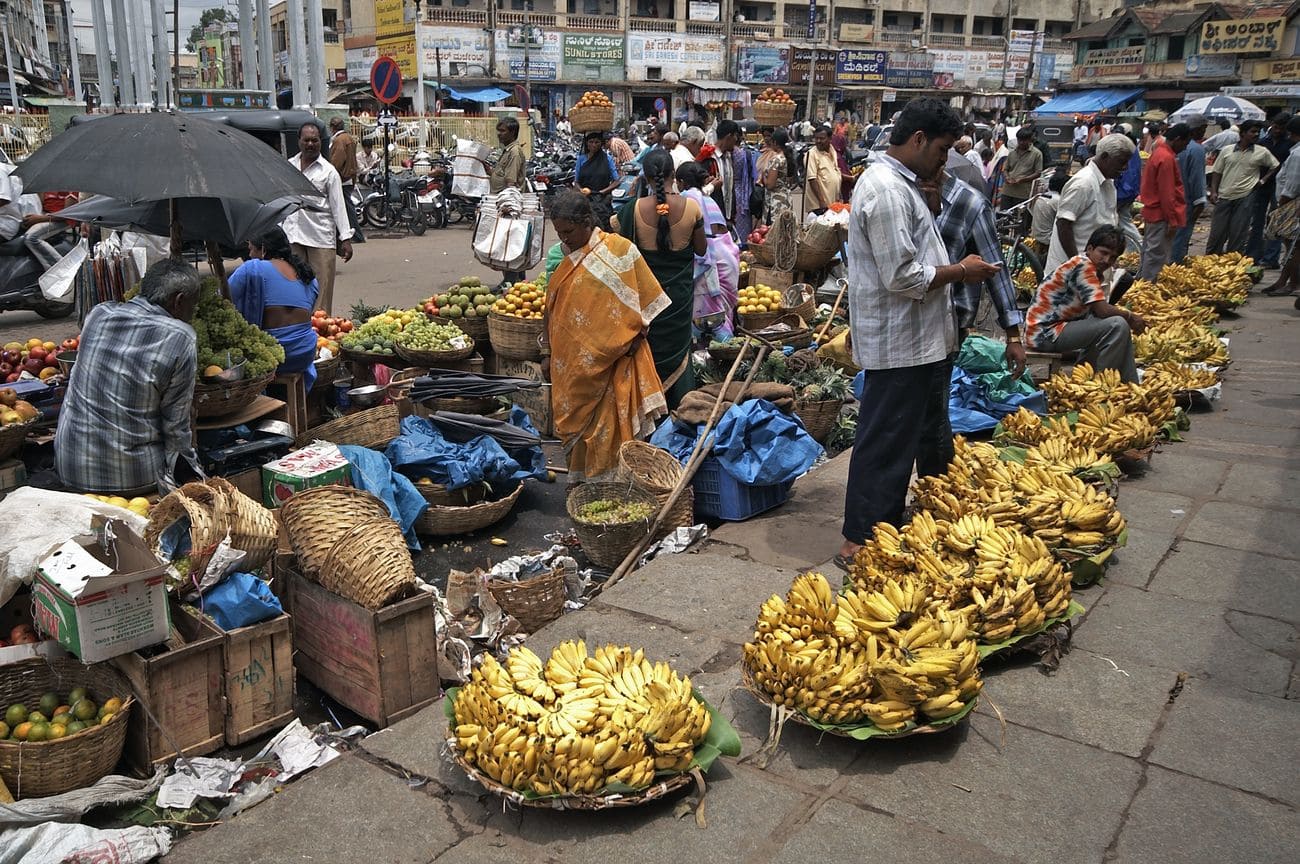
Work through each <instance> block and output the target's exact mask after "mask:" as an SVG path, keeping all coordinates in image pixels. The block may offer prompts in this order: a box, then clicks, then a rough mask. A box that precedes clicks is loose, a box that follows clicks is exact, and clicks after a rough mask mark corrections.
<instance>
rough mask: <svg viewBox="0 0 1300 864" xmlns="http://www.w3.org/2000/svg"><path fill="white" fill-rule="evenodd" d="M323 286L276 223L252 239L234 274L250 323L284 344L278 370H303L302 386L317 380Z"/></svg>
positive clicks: (236, 296) (233, 285) (233, 290)
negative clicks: (316, 315)
mask: <svg viewBox="0 0 1300 864" xmlns="http://www.w3.org/2000/svg"><path fill="white" fill-rule="evenodd" d="M319 291H320V289H319V288H318V287H317V284H316V274H315V273H314V272H312V269H311V265H310V264H308V263H307V262H306V261H304V260H302V259H301V258H299V257H298V256H297V255H294V254H293V251H292V250H291V249H290V248H289V238H287V237H286V236H285V234H284V231H283V230H282V229H280V228H272V229H271V230H269V231H267V232H266V233H265V234H263V235H262V236H260V237H255V238H254V239H252V240H249V241H248V260H247V261H245V262H244V263H243V264H241V265H240V266H239V269H237V270H235V272H234V273H233V274H231V276H230V299H231V301H232V302H233V303H234V304H235V308H236V309H238V310H239V314H240V315H243V316H244V320H246V321H248V322H249V323H250V324H256V325H257V326H258V327H261V328H262V329H263V330H265V331H266V332H267V333H270V334H271V335H272V336H274V337H275V341H277V342H279V343H280V344H281V345H282V346H284V363H282V364H280V368H279V369H277V370H276V371H277V372H279V373H292V372H302V373H303V386H304V388H305V389H307V390H310V389H311V387H312V384H313V383H314V382H315V381H316V366H315V362H316V331H315V330H314V329H313V328H312V326H311V313H312V311H313V309H315V307H316V296H317V294H318V293H319Z"/></svg>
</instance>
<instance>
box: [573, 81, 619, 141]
mask: <svg viewBox="0 0 1300 864" xmlns="http://www.w3.org/2000/svg"><path fill="white" fill-rule="evenodd" d="M569 123H570V124H572V125H573V131H574V132H606V131H608V130H610V129H613V128H614V103H613V101H612V100H611V99H610V98H609V97H608V96H606V95H605V94H604V93H602V92H601V91H599V90H588V91H587V92H586V93H583V94H582V98H581V99H579V100H578V101H577V103H576V104H575V105H574V106H573V107H572V108H571V109H569Z"/></svg>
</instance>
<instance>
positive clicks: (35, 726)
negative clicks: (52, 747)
mask: <svg viewBox="0 0 1300 864" xmlns="http://www.w3.org/2000/svg"><path fill="white" fill-rule="evenodd" d="M28 727H29V728H28V729H27V740H28V741H46V740H49V737H50V724H49V723H30V724H28Z"/></svg>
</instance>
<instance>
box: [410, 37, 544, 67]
mask: <svg viewBox="0 0 1300 864" xmlns="http://www.w3.org/2000/svg"><path fill="white" fill-rule="evenodd" d="M420 50H421V51H422V52H423V55H424V57H423V60H424V77H425V78H426V79H436V78H439V77H443V78H446V77H452V78H460V77H465V76H468V77H474V78H488V77H491V72H490V71H489V70H488V35H487V34H486V33H484V32H483V31H482V30H479V29H477V28H473V27H431V26H428V25H423V24H422V25H420ZM521 53H522V52H521ZM438 64H442V66H441V69H439V65H438ZM534 77H537V76H534Z"/></svg>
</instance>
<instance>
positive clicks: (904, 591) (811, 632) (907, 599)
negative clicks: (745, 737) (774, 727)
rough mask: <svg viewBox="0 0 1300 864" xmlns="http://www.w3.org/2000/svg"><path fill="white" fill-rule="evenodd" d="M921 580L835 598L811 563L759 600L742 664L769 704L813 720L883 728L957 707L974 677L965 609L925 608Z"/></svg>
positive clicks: (977, 682)
mask: <svg viewBox="0 0 1300 864" xmlns="http://www.w3.org/2000/svg"><path fill="white" fill-rule="evenodd" d="M933 607H934V603H933V598H931V597H930V595H929V594H928V593H927V591H926V588H925V585H924V583H922V582H921V581H919V580H915V579H904V580H900V581H892V580H890V581H886V582H885V583H884V584H883V585H882V588H881V590H879V591H854V590H848V591H845V592H844V594H843V595H841V596H839V597H838V598H837V597H836V596H835V594H834V592H833V591H832V590H831V587H830V585H829V584H828V583H827V582H826V578H825V577H824V576H822V575H821V574H820V573H804V574H802V575H800V576H799V577H797V578H796V579H795V581H794V583H793V584H792V585H791V587H790V591H789V592H788V593H787V594H786V597H785V599H784V600H783V599H782V598H781V597H780V596H778V595H773V596H772V597H771V598H769V599H768V600H767V602H765V603H764V604H763V606H762V608H761V609H760V610H759V614H758V621H757V623H756V624H755V629H754V639H753V641H752V642H749V643H747V644H746V645H745V650H744V656H745V667H746V669H747V671H748V672H749V674H750V675H751V676H752V678H753V681H754V684H755V686H757V687H758V688H759V689H761V690H762V691H763V692H764V693H766V694H767V695H768V696H769V697H770V698H771V700H772V701H773V702H774V703H776V704H778V705H784V706H787V707H790V708H793V709H797V710H799V711H801V712H802V713H804V714H805V715H807V716H808V717H810V718H812V719H813V720H816V721H817V722H820V723H827V724H835V725H861V724H865V723H867V722H870V723H872V724H873V725H875V726H876V727H877V728H879V729H881V730H882V731H886V732H894V731H901V730H904V729H906V728H907V727H908V725H909V724H911V723H921V722H924V721H925V720H942V719H944V718H947V717H952V716H953V715H955V714H958V713H960V712H961V711H963V710H964V709H965V708H966V706H967V705H968V704H969V703H970V702H971V700H973V699H974V698H975V697H976V696H977V695H978V694H979V692H980V689H981V688H982V687H983V681H982V680H981V678H980V675H979V652H978V651H977V649H976V647H975V642H974V641H973V638H972V636H973V634H972V633H971V632H970V628H969V625H968V623H967V619H966V615H965V614H963V613H957V612H953V611H951V610H948V609H946V608H942V607H940V608H937V609H935V608H933Z"/></svg>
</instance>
